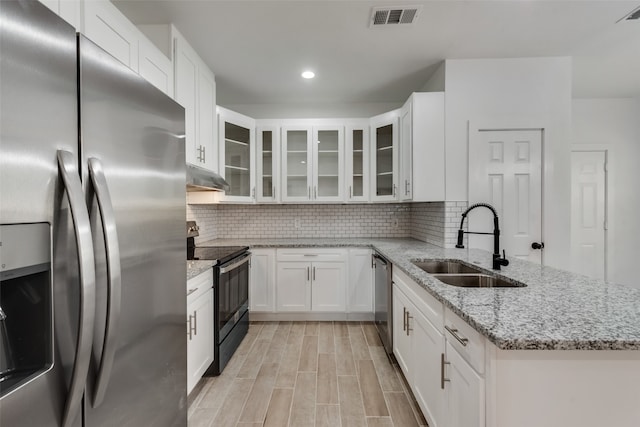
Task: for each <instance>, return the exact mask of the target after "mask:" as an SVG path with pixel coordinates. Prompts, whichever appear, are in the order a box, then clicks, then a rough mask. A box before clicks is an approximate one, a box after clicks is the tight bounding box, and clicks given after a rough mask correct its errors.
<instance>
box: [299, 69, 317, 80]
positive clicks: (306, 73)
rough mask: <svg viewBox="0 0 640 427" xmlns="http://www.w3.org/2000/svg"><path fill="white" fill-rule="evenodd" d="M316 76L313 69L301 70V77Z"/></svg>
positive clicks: (310, 77)
mask: <svg viewBox="0 0 640 427" xmlns="http://www.w3.org/2000/svg"><path fill="white" fill-rule="evenodd" d="M315 76H316V73H314V72H313V71H309V70H307V71H303V72H302V78H303V79H312V78H314V77H315Z"/></svg>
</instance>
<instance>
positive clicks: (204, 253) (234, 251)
mask: <svg viewBox="0 0 640 427" xmlns="http://www.w3.org/2000/svg"><path fill="white" fill-rule="evenodd" d="M248 250H249V247H248V246H198V247H196V248H195V250H194V253H193V258H189V257H187V258H188V259H189V260H192V259H193V260H206V261H218V264H222V263H225V262H227V261H229V260H230V259H233V258H235V257H237V256H239V255H242V254H243V253H244V252H246V251H248Z"/></svg>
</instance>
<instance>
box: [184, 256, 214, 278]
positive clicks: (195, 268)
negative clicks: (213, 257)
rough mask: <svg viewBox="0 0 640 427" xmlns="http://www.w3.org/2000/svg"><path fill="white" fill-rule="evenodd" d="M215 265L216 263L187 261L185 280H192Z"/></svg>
mask: <svg viewBox="0 0 640 427" xmlns="http://www.w3.org/2000/svg"><path fill="white" fill-rule="evenodd" d="M215 263H216V261H199V260H195V261H187V280H189V279H193V278H194V277H196V276H197V275H199V274H202V273H204V272H205V271H207V270H208V269H210V268H211V267H213V265H214V264H215Z"/></svg>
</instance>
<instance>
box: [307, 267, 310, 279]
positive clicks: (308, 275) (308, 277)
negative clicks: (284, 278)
mask: <svg viewBox="0 0 640 427" xmlns="http://www.w3.org/2000/svg"><path fill="white" fill-rule="evenodd" d="M309 270H310V268H309V267H307V282H308V281H309V280H310V273H309Z"/></svg>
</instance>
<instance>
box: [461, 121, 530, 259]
mask: <svg viewBox="0 0 640 427" xmlns="http://www.w3.org/2000/svg"><path fill="white" fill-rule="evenodd" d="M479 202H485V203H489V204H491V205H492V206H493V207H495V208H496V210H497V211H498V217H499V225H500V232H501V236H500V249H504V250H505V251H506V255H507V257H508V258H509V257H516V258H520V259H525V260H528V261H531V262H536V263H539V264H541V263H542V250H539V249H533V248H532V243H534V242H536V243H542V130H477V131H474V133H473V134H471V135H470V140H469V206H471V205H472V204H474V203H479ZM492 218H493V216H492V215H491V212H489V210H487V209H482V208H480V209H476V210H474V211H472V212H471V213H470V214H469V216H468V221H469V231H481V232H492V231H493V219H492ZM468 236H469V247H472V248H481V249H486V250H488V251H493V238H492V237H491V236H478V235H473V234H470V235H468Z"/></svg>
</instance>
